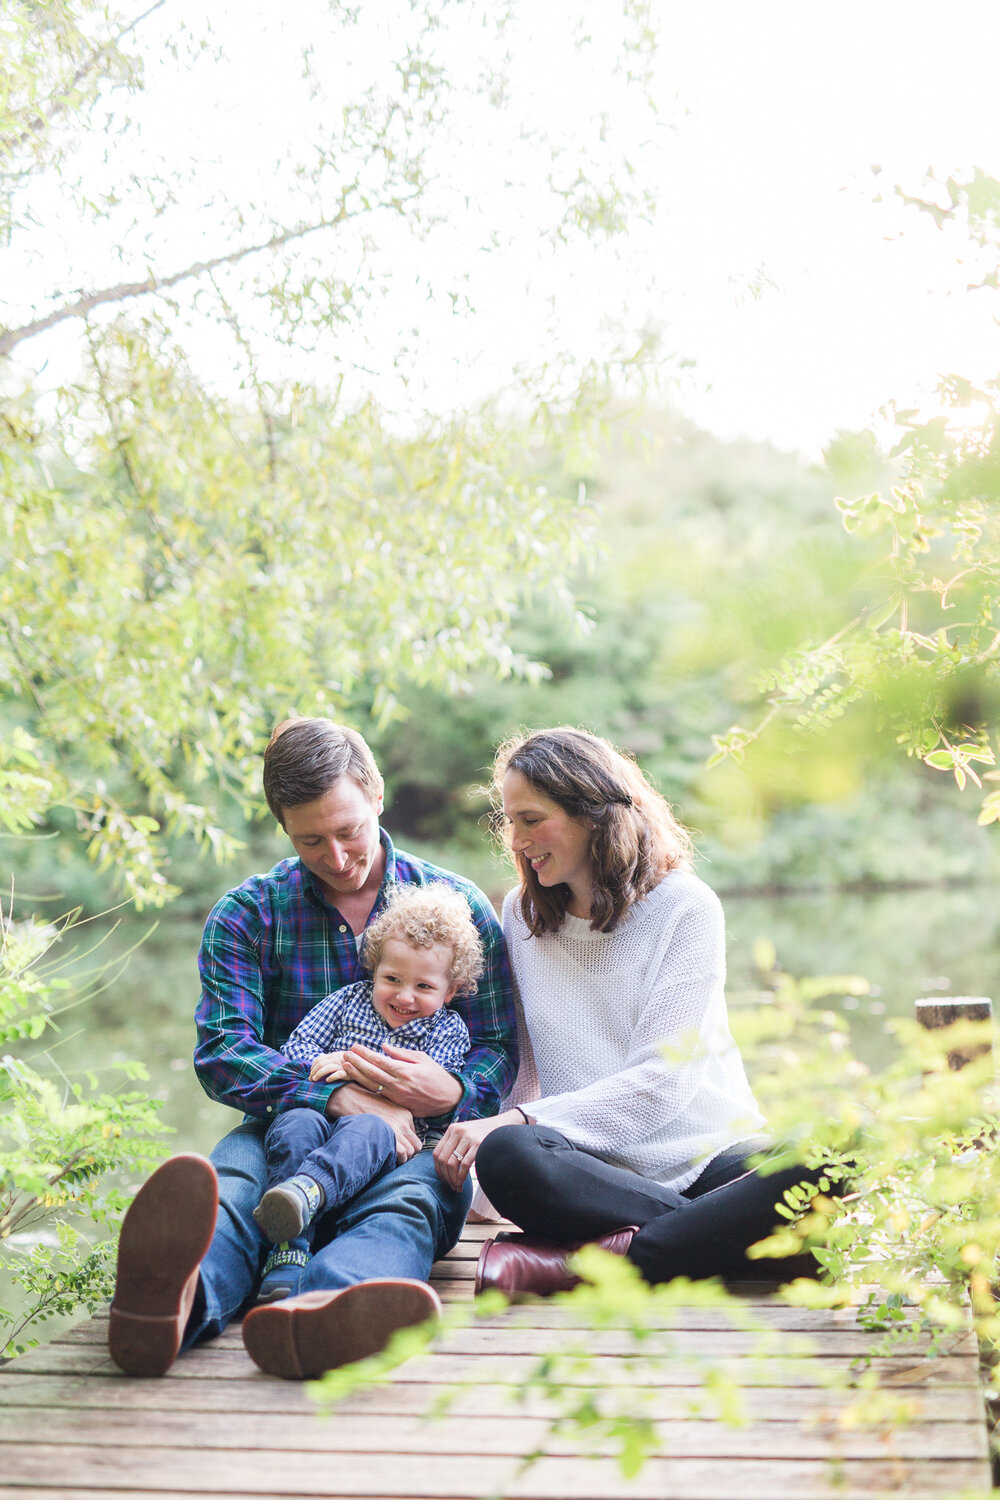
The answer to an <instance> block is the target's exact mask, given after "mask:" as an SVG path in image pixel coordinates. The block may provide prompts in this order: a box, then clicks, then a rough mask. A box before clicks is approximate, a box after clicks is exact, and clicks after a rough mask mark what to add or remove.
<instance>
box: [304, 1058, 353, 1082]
mask: <svg viewBox="0 0 1000 1500" xmlns="http://www.w3.org/2000/svg"><path fill="white" fill-rule="evenodd" d="M346 1077H347V1074H346V1073H345V1072H344V1054H343V1053H342V1052H321V1053H320V1054H319V1056H318V1057H314V1058H313V1060H312V1067H311V1068H310V1069H309V1082H310V1083H339V1082H340V1081H341V1080H342V1079H344V1078H346Z"/></svg>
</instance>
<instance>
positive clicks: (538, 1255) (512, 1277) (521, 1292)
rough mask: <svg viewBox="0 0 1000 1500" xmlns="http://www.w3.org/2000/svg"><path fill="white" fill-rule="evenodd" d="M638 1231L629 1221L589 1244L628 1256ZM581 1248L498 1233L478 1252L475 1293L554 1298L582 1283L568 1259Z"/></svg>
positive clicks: (520, 1299)
mask: <svg viewBox="0 0 1000 1500" xmlns="http://www.w3.org/2000/svg"><path fill="white" fill-rule="evenodd" d="M638 1232H639V1231H638V1228H637V1226H636V1225H635V1224H628V1225H626V1226H625V1227H624V1228H622V1229H616V1230H615V1231H614V1233H613V1234H606V1235H604V1237H603V1238H602V1239H599V1240H592V1241H590V1242H589V1243H591V1244H594V1245H596V1246H597V1248H598V1249H599V1250H607V1251H609V1252H610V1254H612V1255H625V1254H626V1253H627V1251H628V1248H629V1246H630V1245H631V1243H632V1239H633V1237H634V1236H635V1235H636V1234H638ZM582 1249H583V1244H582V1243H581V1244H577V1245H554V1244H552V1243H550V1242H548V1241H546V1240H536V1239H532V1238H531V1236H530V1235H526V1234H498V1235H497V1236H496V1238H495V1239H492V1240H487V1241H486V1242H485V1244H484V1245H483V1248H482V1250H481V1251H480V1253H479V1264H478V1265H477V1267H476V1296H477V1297H478V1296H479V1295H480V1294H481V1293H482V1292H487V1291H498V1292H503V1294H504V1296H505V1297H507V1298H509V1299H510V1301H511V1302H519V1301H522V1300H523V1299H524V1298H527V1297H551V1296H554V1294H555V1293H556V1292H571V1291H572V1290H573V1288H574V1287H575V1286H579V1285H580V1278H579V1276H574V1274H573V1272H572V1271H571V1270H570V1269H569V1268H568V1266H567V1264H566V1262H567V1260H568V1258H569V1257H570V1256H571V1255H573V1254H575V1253H576V1251H577V1250H582Z"/></svg>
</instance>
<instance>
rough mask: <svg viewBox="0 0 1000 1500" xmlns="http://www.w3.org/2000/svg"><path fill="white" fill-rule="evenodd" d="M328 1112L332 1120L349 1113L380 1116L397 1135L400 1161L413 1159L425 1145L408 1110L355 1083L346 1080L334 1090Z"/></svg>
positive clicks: (327, 1107) (328, 1102)
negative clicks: (340, 1086) (360, 1087)
mask: <svg viewBox="0 0 1000 1500" xmlns="http://www.w3.org/2000/svg"><path fill="white" fill-rule="evenodd" d="M326 1112H327V1114H328V1115H329V1117H330V1119H331V1120H340V1119H343V1118H344V1116H345V1115H380V1116H381V1117H382V1119H383V1120H386V1121H387V1122H388V1124H389V1125H390V1126H391V1127H392V1131H393V1134H394V1135H395V1137H396V1161H397V1162H404V1161H409V1159H410V1157H411V1156H416V1154H417V1152H418V1151H419V1150H420V1148H421V1146H422V1145H423V1142H422V1141H421V1139H420V1137H419V1135H417V1132H416V1129H415V1128H414V1124H413V1116H412V1114H411V1113H410V1111H409V1110H408V1109H403V1108H402V1107H401V1106H400V1105H398V1104H390V1102H389V1100H388V1099H380V1098H379V1096H378V1095H377V1094H370V1093H369V1092H368V1091H367V1089H359V1088H358V1087H357V1086H356V1085H355V1084H353V1083H345V1084H344V1086H343V1088H339V1089H335V1090H334V1092H333V1093H332V1094H331V1095H330V1097H329V1099H328V1100H327V1104H326Z"/></svg>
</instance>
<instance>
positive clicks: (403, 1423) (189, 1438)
mask: <svg viewBox="0 0 1000 1500" xmlns="http://www.w3.org/2000/svg"><path fill="white" fill-rule="evenodd" d="M99 1420H100V1435H101V1445H102V1447H116V1448H121V1449H131V1448H149V1447H163V1448H171V1447H177V1446H185V1447H194V1448H197V1449H199V1450H200V1451H204V1450H208V1449H213V1450H223V1449H236V1450H238V1451H239V1452H241V1453H249V1452H257V1451H272V1452H281V1451H282V1450H284V1449H287V1448H294V1449H296V1451H298V1452H302V1453H306V1452H315V1453H324V1452H327V1451H329V1450H331V1449H333V1450H335V1451H336V1452H338V1453H341V1454H346V1453H354V1454H362V1455H363V1454H366V1453H374V1452H378V1451H379V1449H380V1448H382V1447H383V1446H384V1444H385V1441H386V1437H387V1431H386V1418H385V1416H384V1415H381V1416H372V1415H369V1416H359V1415H357V1414H351V1415H349V1416H345V1415H343V1414H342V1413H338V1414H337V1415H336V1416H335V1417H333V1418H321V1417H318V1416H317V1415H316V1413H315V1412H312V1413H309V1412H303V1413H298V1414H294V1413H290V1412H258V1413H254V1414H252V1415H251V1414H247V1413H245V1412H242V1411H239V1410H236V1409H234V1410H233V1411H232V1412H231V1413H229V1414H228V1415H227V1416H226V1418H225V1420H224V1421H220V1420H219V1416H218V1414H217V1413H192V1412H150V1413H147V1414H146V1415H145V1416H144V1419H143V1421H142V1422H141V1423H137V1422H136V1420H135V1414H134V1412H132V1411H130V1410H128V1409H125V1410H121V1411H103V1412H102V1413H101V1415H100V1419H99ZM94 1426H95V1417H94V1413H93V1412H89V1411H61V1412H52V1411H39V1410H7V1411H0V1467H2V1468H4V1469H5V1467H6V1466H5V1465H4V1464H3V1458H4V1454H5V1452H6V1448H7V1445H10V1444H15V1445H23V1444H25V1443H37V1444H39V1445H46V1444H48V1445H51V1446H64V1445H67V1444H76V1445H80V1444H88V1443H92V1442H93V1439H94ZM657 1435H658V1438H659V1441H660V1443H661V1445H662V1447H663V1449H664V1451H665V1452H666V1453H667V1454H669V1455H670V1456H671V1457H673V1458H691V1457H695V1458H698V1457H705V1458H707V1457H711V1456H713V1455H714V1456H715V1457H716V1458H719V1459H723V1458H726V1459H731V1458H769V1457H770V1458H779V1459H784V1458H820V1459H821V1458H828V1457H838V1458H844V1459H847V1458H851V1459H857V1458H882V1457H884V1456H885V1455H886V1453H887V1452H891V1453H893V1454H894V1455H895V1456H896V1457H900V1458H910V1459H917V1458H935V1459H937V1458H955V1459H976V1458H979V1459H985V1458H986V1457H987V1442H986V1430H985V1426H984V1424H983V1423H982V1422H981V1421H979V1422H963V1423H949V1424H946V1425H943V1426H942V1427H940V1428H937V1427H927V1428H924V1427H923V1426H919V1425H918V1426H917V1427H913V1426H912V1425H909V1424H907V1425H903V1426H899V1427H897V1428H894V1429H893V1430H892V1431H891V1432H886V1430H884V1429H882V1428H880V1429H878V1430H874V1429H871V1428H845V1429H838V1427H837V1425H836V1424H835V1423H834V1424H825V1425H817V1426H815V1427H812V1428H806V1427H804V1426H801V1425H800V1424H795V1423H791V1422H776V1423H774V1422H757V1423H753V1424H750V1425H747V1426H735V1425H730V1424H725V1423H721V1422H713V1421H697V1420H691V1419H688V1420H686V1421H685V1420H683V1419H680V1420H674V1421H663V1422H659V1423H658V1424H657ZM391 1442H392V1451H393V1452H394V1453H397V1454H426V1453H438V1454H456V1453H465V1454H469V1455H471V1456H473V1457H475V1456H477V1455H485V1454H491V1455H494V1456H495V1455H503V1456H507V1457H511V1458H518V1457H520V1455H521V1454H524V1453H533V1452H536V1451H540V1450H542V1449H544V1451H545V1452H546V1453H549V1454H553V1455H560V1454H561V1455H564V1456H573V1455H575V1454H578V1453H579V1452H580V1451H581V1448H582V1449H583V1450H585V1451H587V1452H594V1453H600V1454H604V1455H609V1456H612V1457H613V1456H614V1454H615V1452H616V1451H617V1449H616V1447H615V1445H614V1444H612V1443H611V1441H610V1440H609V1439H607V1438H605V1439H603V1440H601V1441H600V1442H595V1443H591V1442H589V1441H587V1440H586V1439H584V1441H582V1442H579V1441H574V1440H573V1439H571V1438H569V1437H567V1436H565V1435H562V1434H553V1433H551V1431H550V1427H549V1424H548V1423H547V1422H546V1421H545V1420H544V1419H542V1418H531V1417H521V1416H517V1415H506V1416H491V1415H489V1414H485V1415H484V1414H482V1413H477V1414H476V1415H468V1414H464V1415H461V1416H457V1415H451V1416H448V1417H443V1418H440V1419H437V1420H424V1419H421V1418H420V1417H414V1416H403V1415H401V1414H396V1415H394V1416H393V1418H392V1424H391ZM129 1462H130V1459H129V1458H128V1457H123V1458H122V1463H123V1464H124V1465H126V1466H127V1465H128V1464H129Z"/></svg>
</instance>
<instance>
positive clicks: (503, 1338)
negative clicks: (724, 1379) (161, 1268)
mask: <svg viewBox="0 0 1000 1500" xmlns="http://www.w3.org/2000/svg"><path fill="white" fill-rule="evenodd" d="M95 1333H96V1330H95ZM876 1343H877V1338H876V1337H875V1336H873V1335H872V1334H870V1333H866V1332H865V1331H864V1329H860V1328H846V1327H842V1326H841V1327H834V1328H825V1329H822V1330H821V1331H820V1332H818V1333H817V1334H815V1335H813V1334H812V1333H810V1331H809V1330H808V1329H801V1330H788V1331H785V1330H783V1329H781V1328H779V1327H772V1328H770V1329H765V1330H761V1331H759V1332H758V1331H753V1330H746V1329H741V1328H677V1329H669V1330H660V1329H650V1330H648V1333H647V1336H646V1337H645V1338H643V1339H641V1340H639V1339H636V1338H634V1337H633V1336H632V1335H631V1334H629V1333H627V1332H624V1331H621V1330H617V1329H579V1330H574V1329H571V1328H570V1329H563V1330H560V1329H546V1328H538V1327H532V1326H531V1325H530V1324H529V1323H527V1322H526V1321H518V1322H504V1323H497V1322H495V1321H491V1322H489V1323H478V1322H476V1323H472V1324H470V1325H469V1326H468V1327H466V1328H458V1329H452V1330H450V1331H448V1332H446V1333H444V1334H442V1335H440V1336H439V1337H438V1338H436V1339H435V1341H434V1345H433V1349H434V1352H435V1353H436V1354H440V1355H448V1354H457V1355H492V1354H498V1355H504V1356H507V1355H530V1354H535V1355H541V1354H548V1353H550V1352H552V1351H554V1350H559V1349H567V1350H568V1349H572V1348H574V1347H575V1348H579V1349H585V1350H586V1351H587V1352H589V1353H590V1354H593V1355H596V1356H612V1355H618V1356H638V1357H642V1358H647V1359H655V1358H664V1359H667V1358H675V1357H678V1356H679V1357H682V1358H683V1357H684V1356H698V1357H700V1358H703V1359H722V1358H726V1357H731V1356H736V1355H746V1356H758V1357H762V1358H766V1357H770V1356H771V1355H777V1354H786V1355H800V1356H805V1355H810V1354H812V1355H815V1356H816V1357H817V1358H818V1359H828V1358H831V1357H834V1358H863V1357H867V1356H868V1355H869V1354H870V1353H871V1351H872V1347H873V1345H875V1344H876ZM46 1347H47V1348H48V1349H50V1350H67V1351H69V1350H76V1349H79V1350H80V1352H81V1353H84V1354H86V1352H87V1351H91V1356H92V1357H95V1358H97V1357H100V1355H101V1353H102V1351H103V1352H106V1345H105V1342H104V1340H103V1339H101V1338H99V1337H94V1338H86V1339H84V1338H80V1339H75V1338H74V1339H65V1340H55V1341H53V1343H52V1344H50V1345H47V1346H46ZM237 1347H242V1341H241V1336H240V1334H239V1332H238V1330H237V1329H236V1328H233V1329H232V1330H227V1336H226V1337H224V1338H220V1339H213V1340H211V1342H209V1343H207V1344H203V1345H201V1346H199V1352H201V1353H205V1354H209V1355H215V1354H220V1353H223V1352H228V1351H231V1350H232V1349H234V1348H237ZM930 1347H931V1341H930V1339H929V1337H928V1335H926V1334H922V1333H919V1332H917V1331H914V1332H911V1333H910V1334H909V1335H908V1336H907V1340H906V1343H905V1344H904V1345H903V1346H902V1347H901V1348H900V1347H899V1346H897V1348H899V1353H900V1354H905V1355H906V1357H907V1358H913V1359H916V1358H921V1357H923V1356H924V1355H925V1354H926V1353H927V1352H928V1351H929V1350H930ZM977 1352H978V1351H977V1345H976V1338H975V1334H973V1333H972V1332H971V1331H970V1332H968V1333H965V1334H961V1335H953V1336H952V1337H950V1338H949V1340H948V1342H947V1343H946V1345H945V1346H944V1348H943V1350H942V1351H941V1354H940V1357H941V1358H948V1359H954V1358H960V1357H962V1356H971V1357H973V1358H975V1357H976V1356H977ZM34 1357H35V1355H34V1353H32V1354H29V1355H25V1356H23V1359H25V1360H31V1359H33V1358H34Z"/></svg>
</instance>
